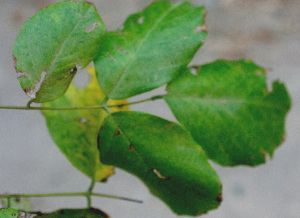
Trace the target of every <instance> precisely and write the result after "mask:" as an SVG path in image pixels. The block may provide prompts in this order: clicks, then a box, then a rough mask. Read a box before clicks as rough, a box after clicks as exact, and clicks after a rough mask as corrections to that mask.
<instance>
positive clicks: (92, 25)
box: [85, 22, 101, 33]
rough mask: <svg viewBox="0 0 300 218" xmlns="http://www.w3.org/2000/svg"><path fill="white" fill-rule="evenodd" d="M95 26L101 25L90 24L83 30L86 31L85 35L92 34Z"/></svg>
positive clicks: (96, 23)
mask: <svg viewBox="0 0 300 218" xmlns="http://www.w3.org/2000/svg"><path fill="white" fill-rule="evenodd" d="M96 26H101V24H100V23H98V22H95V23H92V24H91V25H89V26H88V27H87V28H86V29H85V31H86V32H87V33H89V32H92V31H93V30H94V29H95V27H96Z"/></svg>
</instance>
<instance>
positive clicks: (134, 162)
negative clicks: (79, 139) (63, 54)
mask: <svg viewBox="0 0 300 218" xmlns="http://www.w3.org/2000/svg"><path fill="white" fill-rule="evenodd" d="M98 146H99V149H100V159H101V160H102V161H103V163H105V164H111V165H114V166H117V167H119V168H121V169H124V170H126V171H128V172H130V173H132V174H134V175H136V176H137V177H139V178H140V179H141V180H142V181H143V182H144V183H145V184H146V185H147V186H148V188H149V189H150V191H151V193H152V194H154V195H156V196H157V197H159V198H160V199H161V200H163V201H164V202H165V203H166V204H167V205H168V206H169V207H170V208H171V209H172V210H173V211H174V212H175V213H177V214H188V215H198V214H202V213H205V212H207V211H208V210H211V209H214V208H217V207H218V206H219V204H220V201H221V192H222V190H221V182H220V180H219V177H218V176H217V174H216V173H215V172H214V170H213V169H212V168H211V166H210V165H209V163H208V161H207V158H206V155H205V153H204V151H203V150H202V148H201V147H200V146H199V145H198V144H197V143H196V142H195V141H194V140H193V138H192V136H191V135H190V134H189V132H187V131H186V130H185V129H184V128H183V127H181V126H180V125H178V124H176V123H173V122H170V121H167V120H164V119H162V118H159V117H156V116H153V115H150V114H146V113H141V112H117V113H113V114H112V115H110V116H109V117H108V118H106V120H105V122H104V124H103V125H102V126H101V128H100V132H99V139H98Z"/></svg>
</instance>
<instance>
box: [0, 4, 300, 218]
mask: <svg viewBox="0 0 300 218" xmlns="http://www.w3.org/2000/svg"><path fill="white" fill-rule="evenodd" d="M52 2H55V1H52V0H51V1H41V0H0V105H25V104H26V102H27V101H28V98H27V96H26V95H25V93H23V91H22V89H21V88H20V85H19V83H18V81H17V79H16V73H15V70H14V68H13V63H12V57H11V54H12V47H13V43H14V40H15V38H16V37H17V34H18V31H19V29H20V27H21V26H22V24H23V23H24V22H25V21H26V20H27V19H28V18H29V17H30V16H32V15H33V14H34V13H35V12H36V11H37V10H38V9H39V8H41V7H45V6H46V5H49V4H50V3H52ZM92 2H94V3H95V5H96V7H97V9H98V10H99V12H100V14H101V16H102V18H103V20H104V22H105V23H106V24H107V26H108V27H109V29H111V30H112V29H116V28H117V27H120V26H121V25H122V23H123V21H124V20H125V18H126V17H127V16H128V15H129V14H130V13H133V12H136V11H139V10H141V9H142V8H144V7H145V6H146V5H148V4H149V3H150V2H152V1H150V0H147V1H146V0H144V1H141V0H111V1H107V0H98V1H97V0H93V1H92ZM193 2H194V3H195V4H198V5H202V4H204V5H206V7H207V11H208V15H207V25H208V27H209V35H208V38H207V41H206V43H205V44H204V46H203V47H202V48H201V49H200V51H199V52H198V54H197V55H196V57H195V58H194V60H193V63H194V64H196V63H197V64H202V63H206V62H211V61H213V60H215V59H219V58H226V59H240V58H249V59H253V60H254V61H255V62H257V63H258V64H260V65H261V66H264V67H266V68H270V69H272V70H271V71H270V72H269V74H268V76H269V81H272V80H275V79H280V80H281V81H283V82H285V84H286V85H287V87H288V90H289V92H290V94H291V97H292V99H293V106H292V109H291V111H290V113H289V115H288V117H287V120H286V121H287V122H286V130H287V138H286V141H285V142H284V143H283V144H282V146H281V147H280V148H279V149H277V150H276V152H275V155H274V158H273V159H272V160H268V162H267V163H266V164H264V165H262V166H259V167H255V168H247V167H235V168H222V167H219V166H217V165H215V164H213V166H214V168H215V169H216V171H217V172H218V174H219V175H220V177H221V179H222V181H223V187H224V191H223V196H224V200H223V203H222V205H221V206H220V207H219V209H217V210H214V211H211V212H209V213H208V214H207V215H204V216H203V217H207V218H208V217H210V218H212V217H216V218H219V217H222V218H223V217H225V218H254V217H255V218H296V217H299V216H300V215H299V214H300V182H299V181H300V174H299V173H300V168H299V163H300V161H299V160H300V159H299V154H300V152H299V146H298V143H299V141H300V134H299V133H300V131H299V130H300V127H299V124H300V113H299V111H300V86H299V83H300V74H299V71H300V60H299V58H300V25H299V24H300V14H299V11H300V3H299V0H260V1H259V0H222V1H216V0H203V1H196V0H194V1H193ZM77 80H78V79H77ZM161 90H162V89H160V90H159V91H161ZM154 92H156V93H157V92H158V91H154ZM149 95H151V94H149ZM140 98H141V97H140V96H138V97H135V98H133V100H137V99H140ZM153 105H154V107H153ZM132 109H133V110H142V111H147V112H149V113H152V114H156V115H160V116H163V117H165V118H167V119H171V120H174V117H173V116H172V115H171V114H170V111H169V109H168V108H167V107H166V105H165V103H164V102H163V101H158V102H155V103H154V104H151V103H149V105H148V104H142V105H137V106H134V107H132ZM88 185H89V179H87V178H86V177H85V176H84V175H83V174H82V173H81V172H79V171H77V170H76V169H75V168H74V167H72V166H71V165H70V163H69V162H68V161H67V160H66V158H65V157H64V156H63V155H62V154H61V152H60V151H59V150H58V148H57V147H56V146H55V144H54V143H53V142H52V140H51V138H50V136H49V134H48V132H47V129H46V125H45V121H44V118H43V117H42V116H41V113H40V112H37V111H13V110H10V111H9V110H1V111H0V193H38V192H43V193H44V192H65V191H70V192H72V191H84V190H85V189H86V187H88ZM95 190H96V191H98V192H103V193H107V194H115V195H120V196H127V197H131V198H137V199H142V200H143V201H144V203H143V204H142V205H140V204H134V203H130V202H125V201H118V200H111V199H104V198H101V199H99V198H97V199H93V200H94V201H93V204H94V206H95V207H99V208H102V209H103V210H104V211H106V212H107V213H108V214H110V215H111V217H113V218H119V217H122V218H127V217H128V218H131V217H143V218H160V217H170V218H172V217H177V216H176V215H174V214H173V213H172V212H171V211H170V210H169V209H168V208H167V207H166V206H165V205H164V204H163V203H162V202H161V201H160V200H158V199H156V198H155V197H153V196H151V195H150V194H149V192H148V190H147V189H146V187H145V186H144V185H143V184H142V183H141V182H140V181H139V180H138V179H137V178H135V177H133V176H131V175H129V174H127V173H126V172H124V171H121V170H117V171H116V175H115V176H113V177H111V178H110V179H109V182H108V183H106V184H97V186H96V189H95ZM32 202H33V205H34V209H35V210H42V211H52V210H56V209H58V208H61V207H84V206H85V203H86V202H85V199H84V198H79V199H73V198H72V199H71V198H52V199H51V198H48V199H46V198H45V199H33V200H32Z"/></svg>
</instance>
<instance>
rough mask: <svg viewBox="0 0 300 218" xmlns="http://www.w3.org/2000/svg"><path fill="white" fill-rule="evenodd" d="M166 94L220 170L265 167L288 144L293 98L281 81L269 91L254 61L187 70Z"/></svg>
mask: <svg viewBox="0 0 300 218" xmlns="http://www.w3.org/2000/svg"><path fill="white" fill-rule="evenodd" d="M193 71H195V72H193ZM192 72H193V73H194V74H195V73H196V74H197V75H193V74H192ZM167 90H168V91H169V92H168V94H167V96H166V97H165V100H166V102H167V103H168V105H169V106H170V108H171V110H172V111H173V113H174V115H175V116H176V118H177V119H178V121H179V122H180V123H182V124H183V125H184V126H185V127H186V128H187V129H188V130H189V131H190V132H191V134H192V135H193V137H194V139H195V140H196V141H197V142H198V143H199V144H200V145H201V146H202V147H203V149H204V150H205V151H206V153H207V155H208V157H209V158H211V159H212V160H214V161H215V162H217V163H219V164H221V165H227V166H234V165H240V164H246V165H258V164H261V163H264V162H265V156H266V154H267V153H269V154H270V155H271V156H272V154H273V152H274V149H275V148H276V147H278V146H279V144H280V143H281V142H282V141H283V139H284V134H285V131H284V121H285V116H286V114H287V112H288V110H289V108H290V105H291V101H290V97H289V95H288V93H287V90H286V88H285V87H284V85H283V84H281V83H279V82H274V83H273V91H271V92H269V91H268V88H267V84H266V77H265V70H264V69H262V68H261V67H258V66H257V65H255V64H254V63H252V62H251V61H244V60H241V61H225V60H219V61H216V62H214V63H211V64H207V65H203V66H199V67H195V68H194V69H187V70H186V71H185V72H183V73H182V74H181V75H180V76H179V77H177V78H176V79H175V80H174V81H172V82H171V83H170V84H169V85H168V87H167Z"/></svg>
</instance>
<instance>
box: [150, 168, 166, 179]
mask: <svg viewBox="0 0 300 218" xmlns="http://www.w3.org/2000/svg"><path fill="white" fill-rule="evenodd" d="M152 171H153V173H154V174H155V175H156V176H157V177H158V178H160V179H165V180H169V179H170V177H166V176H163V175H161V174H160V172H159V171H158V170H157V169H153V170H152Z"/></svg>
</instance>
